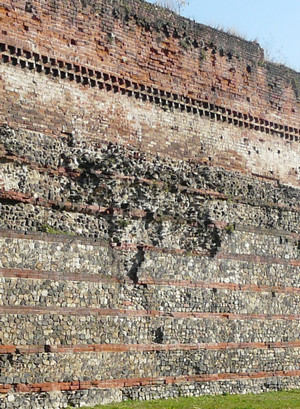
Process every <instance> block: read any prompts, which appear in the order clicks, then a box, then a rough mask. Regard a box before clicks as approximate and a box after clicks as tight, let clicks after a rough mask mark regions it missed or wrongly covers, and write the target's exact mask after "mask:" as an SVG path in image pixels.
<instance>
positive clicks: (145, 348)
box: [0, 341, 300, 354]
mask: <svg viewBox="0 0 300 409" xmlns="http://www.w3.org/2000/svg"><path fill="white" fill-rule="evenodd" d="M276 348H300V341H291V342H222V343H217V344H214V343H200V344H159V345H157V344H156V345H152V344H135V345H133V344H131V345H126V344H86V345H0V354H15V353H18V354H38V353H61V354H65V353H73V354H75V353H82V352H153V351H194V350H198V349H205V350H215V351H220V350H223V349H226V350H229V349H276Z"/></svg>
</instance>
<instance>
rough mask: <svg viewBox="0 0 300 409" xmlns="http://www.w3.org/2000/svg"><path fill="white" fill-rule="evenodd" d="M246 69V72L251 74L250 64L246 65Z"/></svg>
mask: <svg viewBox="0 0 300 409" xmlns="http://www.w3.org/2000/svg"><path fill="white" fill-rule="evenodd" d="M246 70H247V72H248V73H249V74H251V72H252V68H251V66H250V65H247V68H246Z"/></svg>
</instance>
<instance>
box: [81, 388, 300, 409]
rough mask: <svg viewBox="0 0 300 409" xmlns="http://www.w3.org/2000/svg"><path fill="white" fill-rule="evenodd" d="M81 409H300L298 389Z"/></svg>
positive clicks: (133, 402)
mask: <svg viewBox="0 0 300 409" xmlns="http://www.w3.org/2000/svg"><path fill="white" fill-rule="evenodd" d="M83 409H300V389H299V390H295V391H286V392H269V393H263V394H261V395H226V396H203V397H200V398H178V399H169V400H158V401H150V402H149V401H147V402H139V401H127V402H123V403H118V404H110V405H100V406H95V407H94V408H91V407H86V406H85V407H84V408H83Z"/></svg>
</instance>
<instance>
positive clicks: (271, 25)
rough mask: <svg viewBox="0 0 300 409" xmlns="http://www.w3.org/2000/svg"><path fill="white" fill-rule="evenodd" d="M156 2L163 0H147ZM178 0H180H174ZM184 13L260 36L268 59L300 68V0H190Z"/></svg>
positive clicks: (247, 35)
mask: <svg viewBox="0 0 300 409" xmlns="http://www.w3.org/2000/svg"><path fill="white" fill-rule="evenodd" d="M147 1H149V2H150V3H156V1H159V0H147ZM174 1H176V0H174ZM186 2H187V3H189V4H188V5H186V6H185V7H183V8H182V10H181V14H182V15H183V16H185V17H188V18H191V19H192V20H196V21H197V22H198V23H202V24H206V25H209V26H212V27H216V28H222V29H224V30H230V31H232V32H235V33H237V34H238V35H240V36H242V37H245V38H246V39H247V40H256V41H258V43H259V44H260V45H261V46H262V48H263V49H264V50H265V57H266V58H267V59H268V60H271V61H274V62H278V63H281V64H285V65H287V66H289V67H290V68H293V69H294V70H297V71H299V72H300V0H226V1H225V0H213V1H208V0H187V1H186Z"/></svg>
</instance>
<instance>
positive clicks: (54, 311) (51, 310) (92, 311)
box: [0, 305, 300, 321]
mask: <svg viewBox="0 0 300 409" xmlns="http://www.w3.org/2000/svg"><path fill="white" fill-rule="evenodd" d="M7 314H10V315H46V314H47V315H49V314H50V315H77V316H89V315H99V316H104V317H105V316H112V317H164V318H166V317H168V318H174V319H180V318H195V319H226V320H227V319H228V320H287V321H295V320H296V321H298V320H299V319H300V314H293V315H288V314H269V315H267V314H233V313H227V312H226V313H215V312H179V311H172V312H164V311H158V310H125V309H120V308H114V309H112V308H111V309H109V308H80V307H69V308H66V307H54V306H52V307H31V306H24V305H22V306H20V305H18V306H8V307H6V306H5V307H3V306H2V307H0V315H7Z"/></svg>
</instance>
